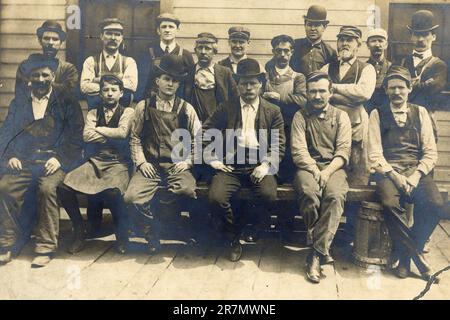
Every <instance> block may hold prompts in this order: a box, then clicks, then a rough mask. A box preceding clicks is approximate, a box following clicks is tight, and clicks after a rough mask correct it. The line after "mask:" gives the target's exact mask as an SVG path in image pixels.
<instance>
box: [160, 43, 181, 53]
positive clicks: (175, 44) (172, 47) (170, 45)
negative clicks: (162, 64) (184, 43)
mask: <svg viewBox="0 0 450 320" xmlns="http://www.w3.org/2000/svg"><path fill="white" fill-rule="evenodd" d="M159 46H160V47H161V49H162V51H163V52H165V51H166V47H167V44H165V43H164V42H162V41H161V42H160V43H159ZM176 46H177V43H176V42H175V41H173V42H172V43H171V44H169V52H172V51H173V50H175V47H176Z"/></svg>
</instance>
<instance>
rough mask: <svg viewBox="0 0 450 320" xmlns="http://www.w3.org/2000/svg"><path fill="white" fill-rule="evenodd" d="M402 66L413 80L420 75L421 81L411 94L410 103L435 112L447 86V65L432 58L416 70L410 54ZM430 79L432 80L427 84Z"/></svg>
mask: <svg viewBox="0 0 450 320" xmlns="http://www.w3.org/2000/svg"><path fill="white" fill-rule="evenodd" d="M431 59H433V60H432V61H431ZM400 65H402V66H404V67H405V68H407V69H408V70H409V72H410V73H411V77H412V78H416V77H418V76H419V75H420V81H419V83H418V84H417V86H415V87H414V88H413V91H412V92H411V93H410V95H409V101H410V102H411V103H414V104H418V105H420V106H423V107H425V108H427V109H428V110H434V109H435V108H436V107H437V106H438V105H439V102H440V99H441V95H440V92H441V91H442V90H443V89H445V86H446V85H447V64H446V63H445V62H444V61H443V60H441V59H439V58H437V57H430V58H427V59H424V60H423V61H422V62H421V63H419V64H418V65H417V68H414V62H413V56H412V54H410V55H408V56H406V57H405V58H404V59H402V60H401V62H400ZM423 67H424V69H422V68H423ZM430 79H432V80H431V81H430V82H429V83H426V81H427V80H430Z"/></svg>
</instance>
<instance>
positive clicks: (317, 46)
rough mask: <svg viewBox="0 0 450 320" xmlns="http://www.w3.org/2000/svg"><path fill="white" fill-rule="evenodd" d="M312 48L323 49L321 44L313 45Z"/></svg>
mask: <svg viewBox="0 0 450 320" xmlns="http://www.w3.org/2000/svg"><path fill="white" fill-rule="evenodd" d="M311 48H316V49H322V46H321V45H320V42H319V43H316V44H311Z"/></svg>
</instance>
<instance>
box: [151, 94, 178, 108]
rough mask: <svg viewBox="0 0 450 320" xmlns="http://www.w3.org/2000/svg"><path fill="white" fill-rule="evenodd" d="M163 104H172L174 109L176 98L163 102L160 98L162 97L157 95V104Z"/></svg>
mask: <svg viewBox="0 0 450 320" xmlns="http://www.w3.org/2000/svg"><path fill="white" fill-rule="evenodd" d="M163 102H168V103H169V104H170V106H171V107H173V105H174V103H175V97H174V98H173V99H170V100H163V99H161V98H160V96H158V95H156V103H163Z"/></svg>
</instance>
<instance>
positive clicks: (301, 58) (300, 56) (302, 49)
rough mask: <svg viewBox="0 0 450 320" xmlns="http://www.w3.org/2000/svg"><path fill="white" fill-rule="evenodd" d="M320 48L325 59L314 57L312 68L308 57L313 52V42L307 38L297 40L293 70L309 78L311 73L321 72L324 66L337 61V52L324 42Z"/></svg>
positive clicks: (292, 63)
mask: <svg viewBox="0 0 450 320" xmlns="http://www.w3.org/2000/svg"><path fill="white" fill-rule="evenodd" d="M320 46H321V48H322V55H323V57H313V61H312V66H310V65H309V59H307V57H306V56H307V55H308V53H309V52H310V51H311V42H310V41H309V40H308V39H307V38H302V39H295V43H294V54H293V55H292V58H291V62H290V66H291V68H292V69H293V70H294V71H296V72H300V73H303V74H304V75H305V76H308V74H309V73H310V72H312V71H316V70H320V69H321V68H322V67H323V66H324V65H326V64H328V63H330V62H333V61H337V53H336V50H334V49H333V48H332V47H331V46H330V45H329V44H328V43H325V42H323V41H322V42H321V43H320Z"/></svg>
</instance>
